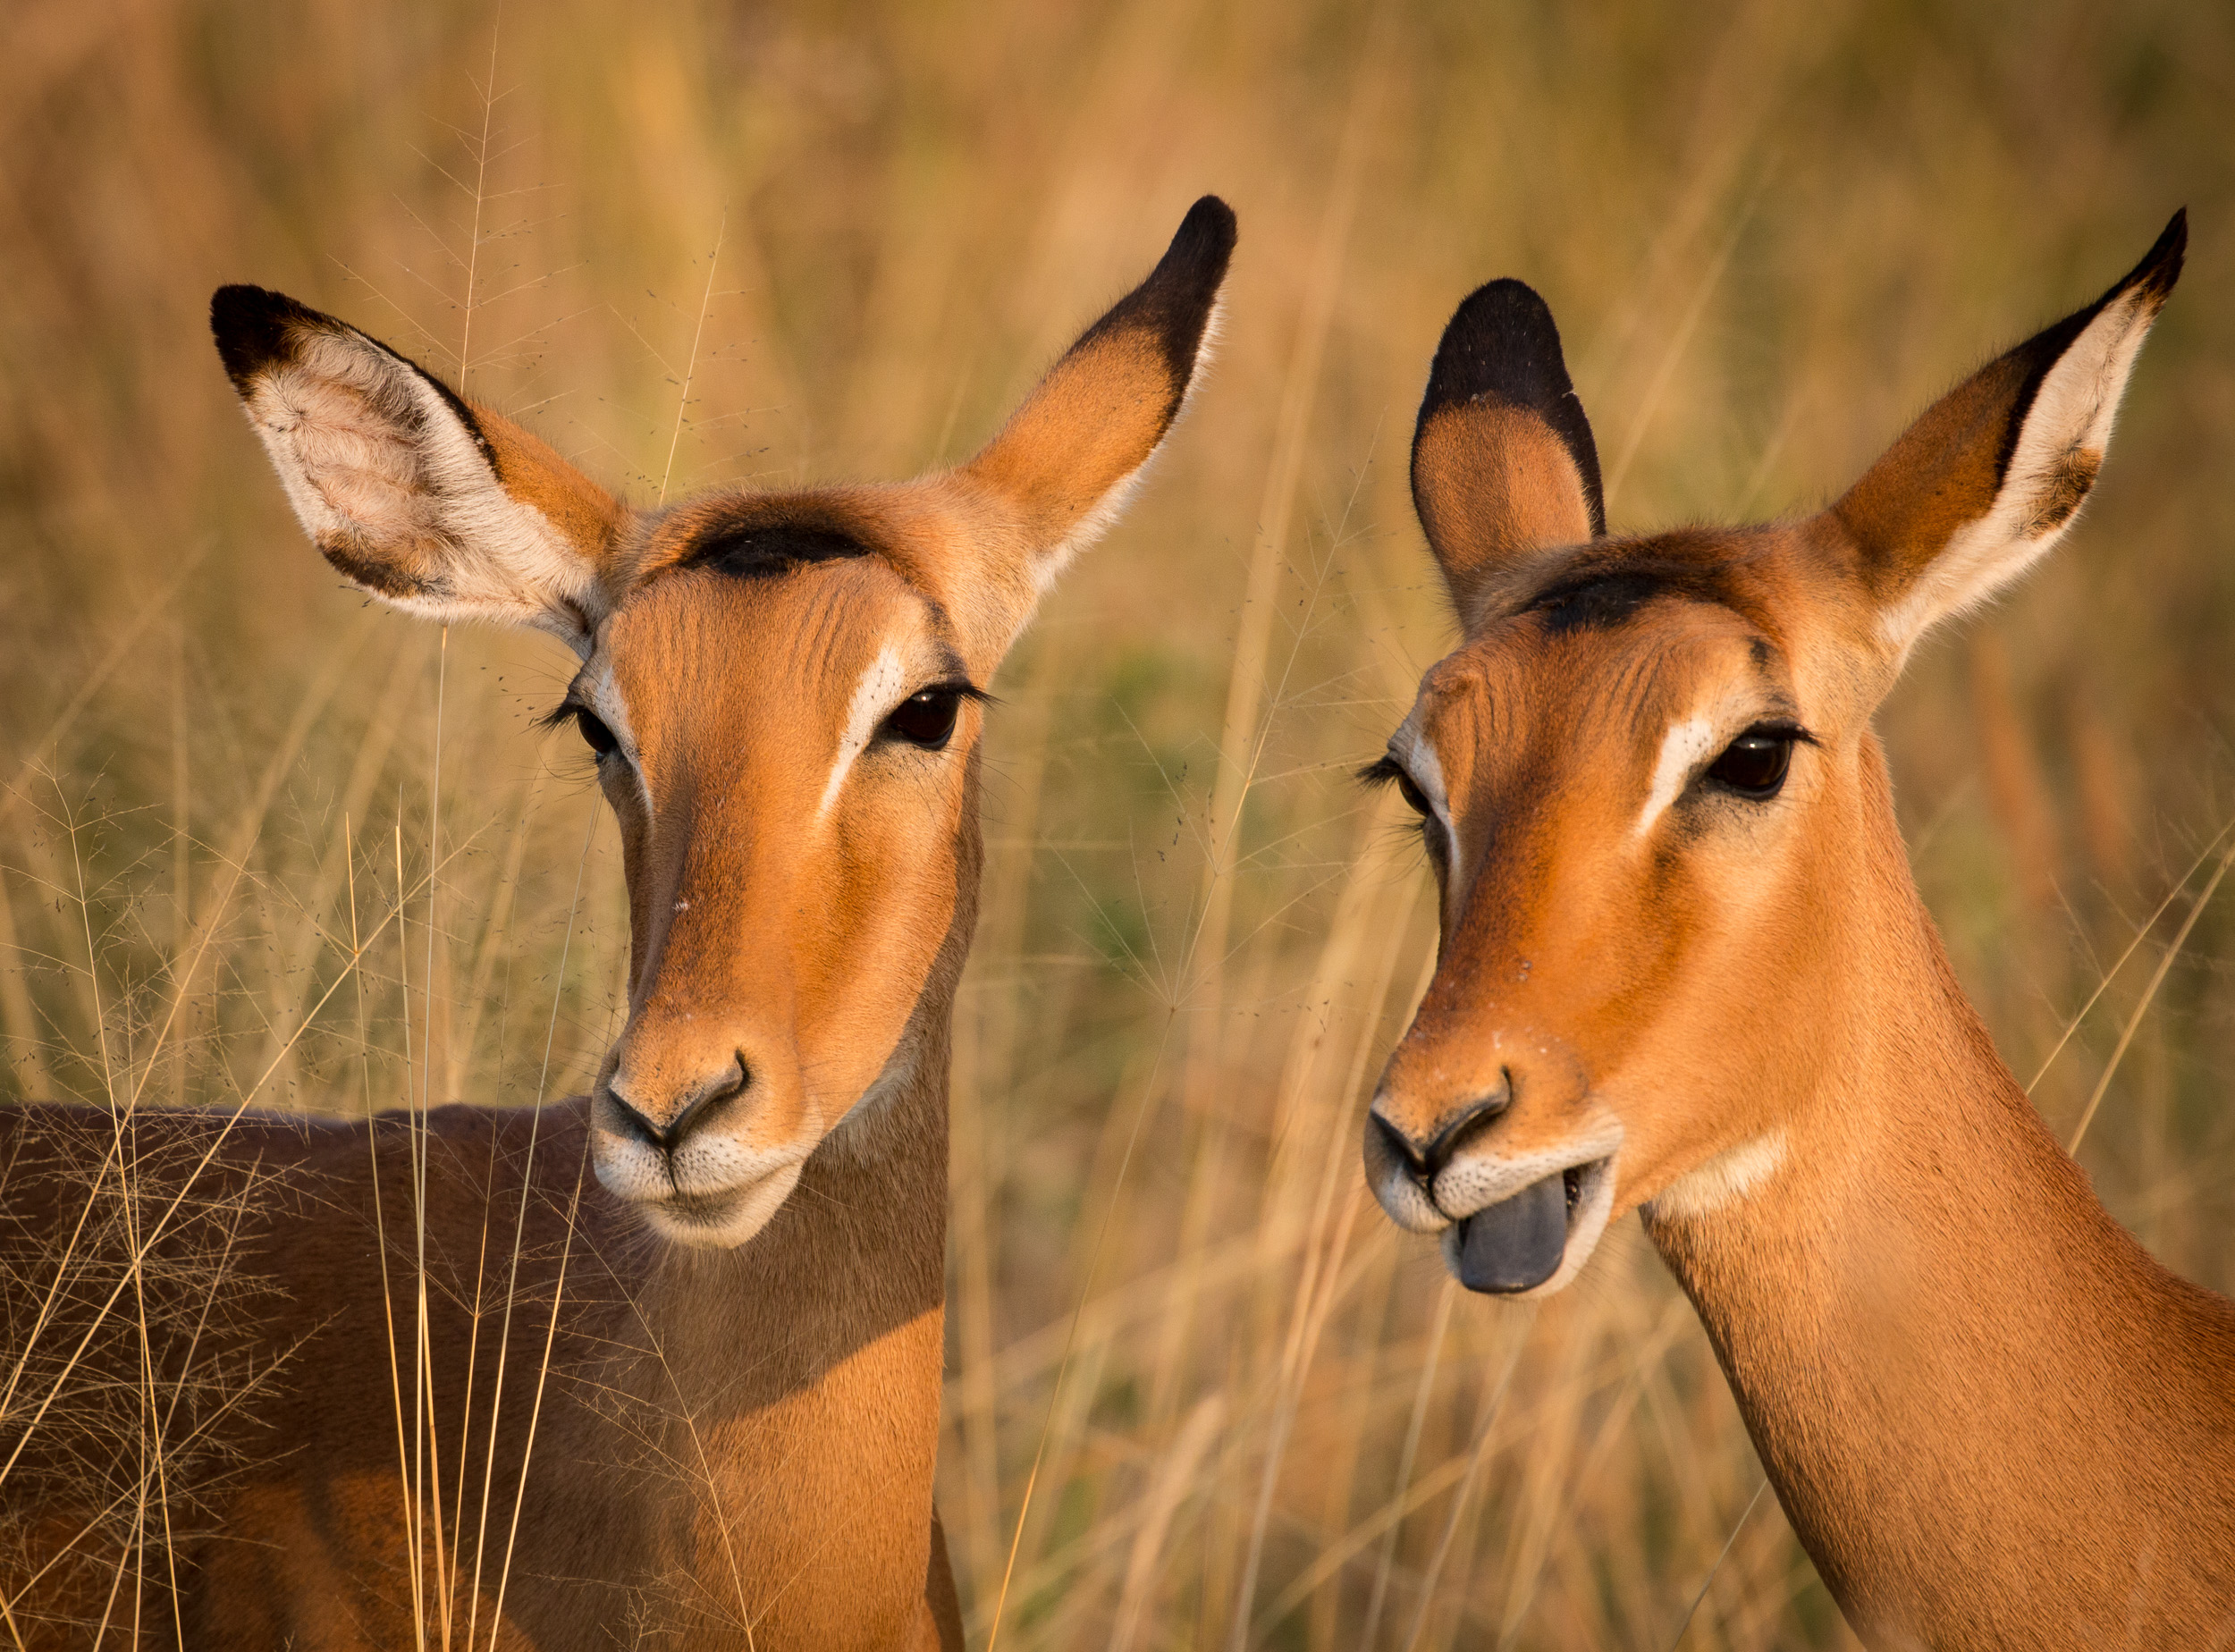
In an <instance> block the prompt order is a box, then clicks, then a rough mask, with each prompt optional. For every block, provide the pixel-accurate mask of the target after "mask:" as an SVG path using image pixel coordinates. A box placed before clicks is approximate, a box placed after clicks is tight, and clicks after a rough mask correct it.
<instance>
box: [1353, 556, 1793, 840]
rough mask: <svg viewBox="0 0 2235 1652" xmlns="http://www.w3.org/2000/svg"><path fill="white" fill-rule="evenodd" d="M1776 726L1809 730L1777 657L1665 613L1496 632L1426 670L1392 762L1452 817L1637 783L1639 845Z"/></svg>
mask: <svg viewBox="0 0 2235 1652" xmlns="http://www.w3.org/2000/svg"><path fill="white" fill-rule="evenodd" d="M1777 720H1784V721H1802V720H1801V712H1800V709H1799V702H1798V698H1797V696H1796V695H1795V694H1794V692H1793V689H1792V671H1791V670H1790V665H1789V662H1787V660H1786V658H1785V656H1784V652H1783V651H1782V650H1781V649H1780V648H1779V647H1778V646H1777V645H1776V644H1775V643H1774V642H1773V641H1772V640H1771V639H1770V638H1769V637H1767V636H1765V635H1763V634H1762V632H1760V631H1759V630H1758V629H1757V628H1755V627H1754V626H1753V625H1752V624H1751V623H1750V621H1749V620H1747V619H1746V618H1744V617H1743V616H1742V615H1740V614H1738V613H1736V612H1734V611H1733V610H1731V609H1729V608H1727V607H1725V606H1723V605H1721V604H1719V603H1703V602H1695V601H1684V600H1667V601H1660V602H1656V603H1652V605H1651V607H1650V609H1649V610H1647V611H1638V612H1633V613H1631V614H1627V615H1624V616H1623V620H1622V622H1621V623H1619V624H1616V625H1612V626H1607V627H1597V626H1593V627H1578V626H1576V625H1574V624H1573V623H1572V622H1571V623H1568V624H1565V625H1560V624H1551V625H1548V624H1545V623H1543V622H1542V621H1541V620H1540V618H1539V616H1537V615H1535V614H1528V613H1525V614H1522V615H1519V616H1516V617H1515V618H1514V619H1513V620H1508V621H1506V622H1505V623H1504V624H1503V625H1501V626H1497V627H1494V628H1491V629H1490V630H1489V631H1488V632H1486V633H1484V634H1483V635H1481V636H1478V637H1477V638H1476V639H1475V640H1474V641H1473V642H1472V643H1471V644H1469V645H1468V646H1466V647H1464V648H1463V649H1461V650H1460V651H1459V652H1457V653H1454V654H1452V655H1451V656H1449V657H1448V658H1446V659H1445V660H1443V661H1441V662H1438V664H1437V665H1436V666H1434V667H1432V668H1431V669H1430V671H1429V672H1428V674H1427V676H1426V677H1425V678H1424V679H1422V681H1421V694H1420V697H1419V699H1418V700H1417V701H1416V702H1415V704H1414V705H1413V711H1412V713H1411V714H1410V715H1409V716H1408V717H1407V718H1406V719H1405V721H1404V724H1403V725H1402V726H1401V727H1400V728H1399V729H1398V731H1397V733H1396V736H1395V737H1393V738H1391V740H1390V742H1389V750H1390V753H1391V754H1392V755H1393V756H1395V757H1396V759H1397V760H1398V761H1399V762H1400V763H1404V765H1405V767H1406V769H1407V771H1409V772H1410V773H1411V774H1412V775H1413V779H1414V780H1415V782H1416V783H1418V784H1419V785H1421V788H1422V789H1423V790H1428V789H1429V786H1430V774H1431V773H1432V775H1433V778H1434V781H1435V785H1436V787H1437V790H1438V798H1437V800H1438V802H1439V803H1443V804H1444V805H1445V806H1446V808H1448V809H1449V810H1450V811H1451V812H1452V813H1454V814H1457V813H1463V812H1464V811H1465V810H1466V809H1467V808H1468V807H1469V805H1470V804H1471V803H1472V802H1474V801H1475V800H1477V799H1478V798H1480V797H1483V795H1484V794H1485V793H1486V792H1494V791H1502V790H1503V788H1505V786H1506V785H1507V784H1509V783H1511V782H1514V781H1515V780H1521V779H1524V778H1533V779H1534V780H1536V781H1538V782H1548V781H1551V780H1553V778H1554V777H1555V776H1556V775H1557V774H1559V773H1562V772H1569V773H1572V772H1573V771H1574V770H1576V769H1577V768H1579V767H1582V766H1584V765H1590V766H1592V767H1593V768H1594V769H1595V771H1596V775H1595V780H1596V781H1597V782H1601V783H1603V781H1604V780H1606V779H1607V778H1608V777H1609V776H1610V775H1611V774H1620V775H1623V776H1625V777H1631V778H1632V779H1633V780H1634V782H1635V785H1636V787H1637V788H1638V789H1637V792H1636V793H1635V794H1633V795H1634V796H1636V797H1640V798H1641V799H1642V805H1643V806H1642V812H1641V813H1640V814H1639V815H1637V816H1636V817H1635V818H1636V819H1637V822H1638V830H1640V831H1642V830H1645V829H1646V828H1647V827H1648V826H1649V824H1650V822H1652V820H1653V819H1655V818H1657V816H1658V815H1659V813H1661V812H1663V811H1664V810H1665V809H1666V807H1667V806H1668V805H1669V804H1670V803H1671V802H1673V801H1674V798H1675V797H1677V796H1678V795H1679V794H1680V793H1681V792H1682V791H1683V787H1684V785H1685V784H1686V783H1687V781H1688V780H1690V779H1691V776H1692V775H1693V774H1694V773H1696V772H1697V771H1698V770H1699V768H1700V767H1701V766H1702V765H1704V764H1705V763H1707V762H1708V761H1709V760H1710V759H1712V758H1713V757H1714V756H1715V755H1716V753H1718V752H1720V751H1721V750H1722V749H1723V747H1724V746H1726V745H1728V744H1729V742H1730V741H1731V740H1732V739H1733V738H1736V737H1737V736H1738V735H1740V734H1742V733H1743V732H1744V731H1745V730H1746V729H1748V728H1749V727H1750V726H1752V725H1753V724H1754V723H1757V722H1761V721H1777ZM1559 783H1560V784H1562V786H1563V787H1565V786H1566V785H1567V782H1564V781H1563V782H1559ZM1625 795H1632V794H1627V793H1625ZM1446 800H1447V801H1446ZM1627 806H1630V807H1633V808H1634V807H1637V806H1638V805H1637V804H1635V803H1632V805H1627Z"/></svg>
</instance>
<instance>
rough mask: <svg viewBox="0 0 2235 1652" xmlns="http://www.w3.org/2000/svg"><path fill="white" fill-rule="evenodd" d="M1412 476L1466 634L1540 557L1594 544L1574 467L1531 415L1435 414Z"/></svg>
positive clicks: (1500, 410) (1479, 408) (1503, 409)
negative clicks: (1534, 555) (1552, 550)
mask: <svg viewBox="0 0 2235 1652" xmlns="http://www.w3.org/2000/svg"><path fill="white" fill-rule="evenodd" d="M1413 490H1414V494H1415V497H1417V498H1419V499H1420V500H1421V501H1422V504H1421V527H1424V528H1425V529H1427V531H1428V535H1429V537H1430V539H1431V540H1433V541H1435V542H1436V544H1437V546H1438V556H1439V558H1440V561H1441V565H1442V567H1443V568H1444V569H1445V570H1446V578H1447V580H1448V581H1449V583H1450V586H1451V594H1452V601H1453V602H1454V603H1456V604H1457V606H1458V609H1459V620H1460V628H1461V629H1463V630H1471V629H1472V628H1473V626H1474V624H1475V622H1476V620H1477V618H1478V617H1479V616H1480V614H1482V613H1483V612H1484V611H1486V610H1487V609H1488V608H1489V605H1490V604H1491V603H1494V602H1495V601H1496V600H1497V594H1498V592H1499V590H1500V589H1501V588H1503V587H1504V586H1505V585H1506V584H1508V583H1509V582H1510V580H1511V578H1512V577H1513V576H1514V573H1515V572H1516V571H1517V570H1518V569H1519V568H1520V567H1522V566H1524V565H1526V564H1527V562H1528V561H1529V560H1530V559H1529V553H1530V552H1533V551H1538V550H1540V549H1545V548H1548V547H1551V546H1556V545H1572V544H1579V543H1581V541H1583V540H1586V539H1589V538H1590V536H1591V529H1590V511H1589V510H1586V509H1585V507H1584V505H1583V502H1582V501H1583V493H1582V482H1581V477H1580V476H1578V475H1577V473H1576V469H1575V461H1574V459H1573V458H1572V457H1570V455H1569V453H1568V451H1567V449H1566V447H1565V446H1564V445H1563V444H1562V443H1561V441H1560V439H1559V437H1558V436H1556V435H1555V434H1553V432H1552V430H1551V427H1550V426H1548V425H1547V424H1546V423H1545V422H1544V420H1543V418H1542V417H1539V415H1538V414H1537V413H1535V412H1534V411H1533V410H1531V409H1528V408H1520V407H1514V406H1512V405H1510V404H1506V403H1501V402H1497V401H1487V400H1486V401H1481V402H1477V403H1475V404H1473V405H1472V406H1468V407H1463V408H1452V409H1446V410H1444V411H1442V412H1440V413H1438V414H1436V415H1435V416H1433V417H1431V418H1430V419H1429V421H1428V422H1427V424H1426V425H1424V426H1422V427H1421V432H1420V435H1419V439H1418V440H1417V442H1416V443H1414V446H1413Z"/></svg>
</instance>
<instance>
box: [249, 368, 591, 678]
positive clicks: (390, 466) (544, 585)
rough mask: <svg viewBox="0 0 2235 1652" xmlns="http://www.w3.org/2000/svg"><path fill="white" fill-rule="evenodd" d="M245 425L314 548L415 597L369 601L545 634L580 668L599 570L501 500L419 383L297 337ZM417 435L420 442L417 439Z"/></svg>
mask: <svg viewBox="0 0 2235 1652" xmlns="http://www.w3.org/2000/svg"><path fill="white" fill-rule="evenodd" d="M245 405H246V409H247V411H248V415H249V424H250V425H251V426H254V427H255V429H256V433H257V436H258V437H259V438H261V439H262V441H263V443H264V447H265V451H266V453H268V454H269V455H270V456H271V459H272V465H273V468H274V469H275V470H277V471H278V472H279V479H280V485H281V487H283V489H284V490H285V491H286V493H287V498H288V502H290V503H291V504H292V505H293V506H294V508H295V515H296V517H297V518H298V519H299V520H300V521H301V523H302V525H303V527H304V528H305V529H306V530H307V531H308V533H309V535H310V536H311V538H312V539H313V540H314V541H316V542H318V543H319V544H321V545H322V546H323V545H324V544H325V543H327V542H328V541H341V542H343V543H344V544H347V545H348V546H349V548H350V552H351V554H353V555H355V556H358V557H359V558H362V559H364V560H366V561H393V562H394V563H395V564H396V566H397V568H398V569H399V571H400V573H401V574H402V576H403V577H404V578H405V579H408V580H409V581H410V582H412V583H416V584H418V585H420V586H423V587H424V588H423V589H422V590H420V591H418V592H415V593H412V594H403V595H397V594H391V593H389V592H387V591H379V590H375V593H374V594H375V595H378V596H380V597H381V598H382V599H383V600H384V601H386V602H390V603H394V604H395V605H396V606H397V607H399V608H403V609H407V610H409V611H412V612H414V613H418V614H421V615H424V616H426V617H427V618H430V619H434V620H443V621H448V620H496V621H499V622H501V623H506V624H512V625H527V626H534V627H536V628H538V629H540V630H544V631H549V632H551V633H552V634H553V635H554V636H558V637H560V638H561V640H562V641H564V642H565V643H567V644H568V645H569V646H570V647H571V648H573V649H574V651H575V652H576V653H578V654H580V655H583V656H585V657H586V656H587V654H588V653H589V649H590V641H591V638H590V635H589V633H588V632H587V631H586V630H585V629H584V628H583V624H582V620H584V619H586V620H588V621H589V623H590V624H592V625H595V623H596V621H597V620H599V619H600V618H601V617H603V611H604V609H605V603H604V602H603V595H602V594H601V593H600V591H599V590H598V587H597V581H596V574H595V569H593V568H592V567H591V565H590V563H589V562H588V561H587V560H586V558H584V557H583V556H582V555H581V554H580V552H578V550H577V549H576V548H575V546H574V545H573V544H571V543H570V542H569V540H568V539H567V538H566V536H565V535H562V534H561V533H560V531H559V530H558V528H557V527H554V526H553V525H552V521H551V519H550V518H548V517H546V516H544V513H543V512H542V511H540V510H536V508H535V507H534V506H533V505H529V504H526V503H523V502H520V501H519V500H517V499H515V498H513V497H512V495H511V494H510V493H507V492H505V490H504V487H503V485H502V484H501V483H500V482H499V481H498V480H497V476H496V473H495V471H494V470H493V468H491V467H490V464H489V461H488V459H487V458H486V457H485V455H484V454H483V452H482V451H481V447H480V444H479V443H477V442H476V441H475V440H474V437H473V434H472V433H471V432H470V431H469V430H468V429H467V428H466V426H465V425H464V424H463V423H462V422H461V421H460V419H459V417H458V415H457V414H456V413H455V412H453V411H452V410H451V407H450V404H449V403H448V402H446V401H445V400H443V397H442V395H441V394H440V393H439V392H437V391H436V390H435V388H434V385H433V384H430V383H428V381H427V380H426V377H425V375H422V374H420V373H419V372H418V371H417V369H415V368H414V367H411V366H410V365H409V363H407V362H405V361H404V360H402V359H401V358H399V357H397V356H394V355H392V354H391V353H390V352H389V351H387V350H384V349H382V348H381V347H380V346H379V345H377V344H375V343H374V342H373V341H371V340H369V339H367V338H365V337H364V336H362V335H361V334H358V333H353V332H352V333H305V334H301V335H299V337H298V340H297V353H296V356H295V358H294V359H293V360H291V361H290V362H288V363H287V364H286V365H284V366H281V367H274V368H272V369H270V370H267V371H266V372H264V373H263V374H261V375H258V377H257V380H256V383H255V384H254V385H253V387H252V388H251V389H250V390H249V393H248V395H247V397H246V398H245ZM415 424H416V426H417V427H416V428H414V426H415Z"/></svg>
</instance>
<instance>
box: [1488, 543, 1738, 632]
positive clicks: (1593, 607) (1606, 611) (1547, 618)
mask: <svg viewBox="0 0 2235 1652" xmlns="http://www.w3.org/2000/svg"><path fill="white" fill-rule="evenodd" d="M1662 596H1674V597H1681V598H1684V599H1686V600H1689V601H1691V602H1695V603H1716V604H1717V605H1719V606H1722V607H1725V608H1732V609H1735V608H1736V607H1737V604H1736V603H1735V602H1733V593H1732V591H1731V587H1730V584H1729V582H1728V580H1727V578H1726V577H1725V573H1724V570H1723V569H1720V568H1718V567H1716V566H1714V565H1711V564H1708V563H1703V562H1694V561H1685V560H1683V559H1679V558H1675V557H1652V556H1647V557H1628V558H1624V560H1622V561H1617V562H1594V563H1590V564H1588V565H1586V566H1583V567H1580V568H1579V567H1573V566H1571V567H1569V568H1567V569H1564V570H1562V572H1561V573H1560V574H1559V575H1558V576H1556V577H1555V578H1554V579H1553V580H1552V581H1551V583H1549V584H1548V585H1546V586H1541V587H1539V590H1538V591H1537V593H1536V594H1535V595H1533V596H1531V597H1530V598H1529V599H1528V600H1527V601H1526V602H1524V603H1522V605H1521V608H1520V610H1519V612H1521V613H1524V614H1542V615H1543V616H1544V623H1545V630H1546V631H1547V632H1548V634H1549V635H1551V636H1564V635H1565V634H1566V633H1568V632H1570V631H1583V630H1606V629H1608V628H1611V627H1614V626H1617V625H1620V624H1621V623H1622V622H1623V621H1624V620H1627V619H1629V618H1630V616H1631V615H1632V614H1634V613H1635V612H1636V611H1638V610H1639V609H1640V608H1641V607H1643V606H1644V605H1645V604H1646V603H1649V602H1651V601H1653V600H1654V599H1655V598H1656V597H1662Z"/></svg>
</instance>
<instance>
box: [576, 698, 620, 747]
mask: <svg viewBox="0 0 2235 1652" xmlns="http://www.w3.org/2000/svg"><path fill="white" fill-rule="evenodd" d="M574 726H575V727H576V728H577V729H579V730H580V731H581V734H582V739H583V743H584V744H585V745H586V746H588V747H589V748H590V749H591V750H592V751H594V752H595V753H596V754H598V755H599V756H601V757H607V756H611V754H613V753H614V752H616V751H618V750H620V741H619V740H617V739H615V738H613V731H612V730H611V729H608V728H607V727H606V726H605V725H604V724H603V723H602V722H600V721H598V720H597V719H596V718H595V717H593V716H592V715H591V714H590V713H589V712H586V711H585V710H583V709H582V708H581V707H580V706H576V707H575V708H574Z"/></svg>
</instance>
